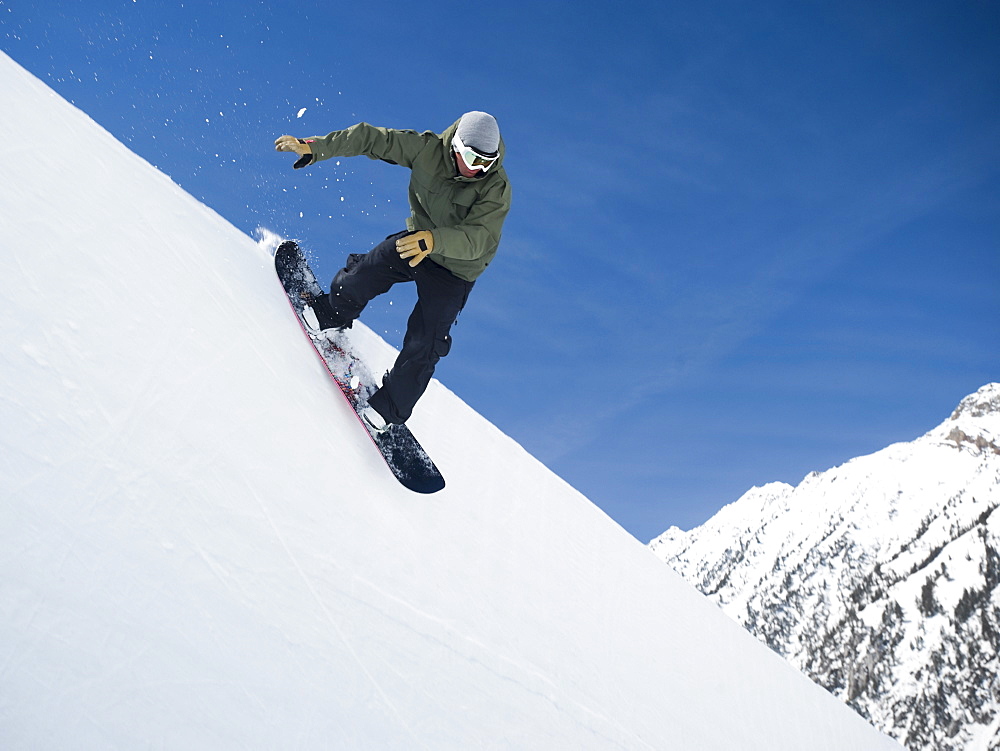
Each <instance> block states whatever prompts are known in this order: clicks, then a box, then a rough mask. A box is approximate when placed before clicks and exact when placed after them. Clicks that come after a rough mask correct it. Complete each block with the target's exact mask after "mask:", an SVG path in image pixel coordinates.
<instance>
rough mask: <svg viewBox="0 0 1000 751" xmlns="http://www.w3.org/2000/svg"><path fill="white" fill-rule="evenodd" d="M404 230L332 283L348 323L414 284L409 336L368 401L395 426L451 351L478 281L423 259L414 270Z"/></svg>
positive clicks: (355, 259) (333, 303)
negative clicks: (399, 245) (405, 253)
mask: <svg viewBox="0 0 1000 751" xmlns="http://www.w3.org/2000/svg"><path fill="white" fill-rule="evenodd" d="M406 234H408V233H406V232H400V233H398V234H395V235H390V236H389V237H387V238H386V239H385V240H383V241H382V242H381V243H379V244H378V245H376V246H375V247H374V248H373V249H372V250H371V251H369V252H368V253H365V254H359V253H354V254H351V255H350V256H348V258H347V265H346V266H345V267H344V268H342V269H341V270H340V271H338V272H337V275H336V276H335V277H334V278H333V283H332V284H331V285H330V296H329V301H330V307H331V308H332V309H333V312H334V315H335V316H336V317H337V318H338V319H340V320H342V321H343V322H344V323H345V324H346V323H350V322H351V321H353V320H354V319H355V318H357V317H358V316H359V315H361V311H362V310H364V308H365V306H366V305H367V304H368V303H369V302H370V301H371V300H372V299H373V298H374V297H376V296H378V295H381V294H383V293H384V292H388V291H389V288H390V287H392V285H394V284H396V283H398V282H415V283H416V285H417V304H416V305H415V306H414V308H413V312H412V313H411V314H410V318H409V320H408V321H407V322H406V335H405V336H404V337H403V348H402V350H400V353H399V356H398V357H397V358H396V362H395V363H394V364H393V366H392V369H391V370H390V371H389V372H388V373H387V374H386V376H385V378H384V379H383V381H382V387H381V388H380V389H378V390H377V391H376V392H375V393H374V394H372V396H371V398H370V399H369V400H368V403H369V404H370V405H371V406H372V407H373V408H374V409H375V410H376V411H377V412H378V413H379V414H381V415H382V417H384V418H385V419H386V421H387V422H391V423H403V422H406V421H407V420H408V419H409V417H410V414H411V413H412V412H413V407H414V405H415V404H416V403H417V400H418V399H419V398H420V397H421V396H422V395H423V393H424V391H425V390H426V389H427V384H428V383H430V380H431V376H432V375H433V374H434V367H435V366H436V365H437V362H438V360H440V359H441V358H442V357H444V356H445V355H447V354H448V351H449V350H450V349H451V327H452V324H454V323H455V319H457V318H458V314H459V313H460V312H461V310H462V308H463V307H465V302H466V300H468V298H469V293H470V292H471V291H472V286H473V284H474V282H467V281H465V280H464V279H460V278H459V277H457V276H455V275H454V274H452V273H451V272H450V271H448V269H446V268H444V267H443V266H439V265H438V264H436V263H434V262H433V261H432V260H431V259H430V258H425V259H424V260H423V261H422V262H421V263H419V264H417V265H416V266H414V267H411V266H410V259H408V258H400V257H399V254H398V253H397V252H396V240H397V239H398V238H400V237H402V236H403V235H406Z"/></svg>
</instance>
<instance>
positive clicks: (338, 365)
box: [274, 241, 445, 493]
mask: <svg viewBox="0 0 1000 751" xmlns="http://www.w3.org/2000/svg"><path fill="white" fill-rule="evenodd" d="M274 269H275V272H276V273H277V275H278V279H279V281H280V282H281V286H282V287H283V288H284V290H285V295H286V296H287V298H288V302H289V304H290V305H291V306H292V310H294V311H295V317H296V319H297V320H298V322H299V326H300V327H301V328H302V332H303V333H304V334H305V335H306V337H307V338H308V339H309V342H310V343H311V344H312V346H313V349H315V350H316V354H317V355H319V357H320V359H321V360H322V361H323V365H324V366H326V369H327V371H328V372H329V373H330V376H331V377H332V378H333V380H334V382H335V383H336V384H337V387H338V388H339V389H340V392H341V393H342V394H343V395H344V397H345V398H346V399H347V402H348V404H350V405H351V409H352V410H353V411H354V414H355V416H356V417H357V418H358V422H359V423H360V424H361V426H362V427H363V428H364V429H365V432H366V433H367V434H368V437H369V438H370V439H371V441H372V443H373V444H374V445H375V447H376V448H377V449H378V451H379V453H380V454H381V455H382V458H383V459H384V460H385V463H386V466H388V467H389V470H390V471H391V472H392V474H393V475H395V477H396V479H397V480H399V482H400V483H401V484H402V485H403V486H404V487H406V488H408V489H410V490H412V491H414V492H416V493H436V492H437V491H439V490H441V489H442V488H444V485H445V482H444V477H442V475H441V472H440V471H439V470H438V468H437V467H436V466H435V465H434V462H433V461H431V458H430V457H429V456H428V455H427V452H426V451H425V450H424V448H423V446H421V445H420V443H419V442H418V441H417V439H416V438H415V437H414V435H413V433H411V432H410V429H409V428H407V427H406V426H405V425H390V426H389V429H388V430H386V431H385V432H383V433H376V432H375V431H373V430H372V429H371V428H369V426H368V424H367V423H366V422H365V421H364V420H363V419H362V418H361V410H362V409H364V407H365V405H366V404H367V400H368V397H370V396H371V395H372V394H373V393H374V392H375V391H376V390H377V389H378V386H377V385H376V382H375V378H374V377H373V376H372V374H371V371H370V370H369V369H368V367H367V366H366V365H365V363H364V362H363V361H362V360H361V358H359V357H358V356H357V355H356V354H355V353H354V351H353V350H352V348H351V344H350V339H349V338H348V336H347V333H346V332H333V331H326V332H323V333H321V334H316V333H313V332H311V331H310V330H309V328H308V327H307V326H306V323H305V321H304V320H303V318H302V311H303V310H304V309H305V307H306V305H308V304H309V302H310V301H312V300H313V299H314V298H316V297H318V296H319V295H321V294H323V290H322V289H321V288H320V286H319V284H318V283H317V281H316V276H315V274H313V272H312V269H310V268H309V263H308V261H307V260H306V258H305V256H304V255H303V254H302V250H301V249H300V248H299V246H298V244H296V243H294V242H291V241H286V242H283V243H281V245H279V246H278V249H277V250H276V251H275V254H274Z"/></svg>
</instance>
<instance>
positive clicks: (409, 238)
mask: <svg viewBox="0 0 1000 751" xmlns="http://www.w3.org/2000/svg"><path fill="white" fill-rule="evenodd" d="M432 250H434V235H432V234H431V233H430V231H428V230H425V229H422V230H420V231H419V232H413V233H411V234H409V235H406V236H405V237H401V238H399V239H398V240H396V252H397V253H399V257H400V258H412V259H413V260H412V261H410V266H416V265H417V264H418V263H420V262H421V261H422V260H424V259H425V258H427V256H429V255H430V254H431V251H432Z"/></svg>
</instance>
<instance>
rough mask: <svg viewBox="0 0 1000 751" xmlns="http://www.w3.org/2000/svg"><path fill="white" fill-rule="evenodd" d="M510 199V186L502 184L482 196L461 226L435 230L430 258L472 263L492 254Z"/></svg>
mask: <svg viewBox="0 0 1000 751" xmlns="http://www.w3.org/2000/svg"><path fill="white" fill-rule="evenodd" d="M510 195H511V194H510V184H509V183H507V181H506V180H505V181H503V182H501V183H499V184H497V185H496V186H495V187H493V188H492V189H491V190H489V191H487V192H486V193H484V194H483V195H481V196H480V197H479V199H478V200H477V201H476V202H475V203H474V204H473V205H472V207H471V208H470V209H469V214H468V216H466V217H465V219H463V220H462V223H461V224H456V225H453V226H450V227H435V228H434V229H433V230H432V232H433V233H434V250H433V252H432V253H431V255H432V256H435V255H442V256H445V257H447V258H456V259H460V260H463V261H473V260H475V259H477V258H482V257H483V256H491V255H492V254H493V253H495V252H496V249H497V246H498V245H499V244H500V233H501V231H502V229H503V221H504V219H506V218H507V212H508V211H509V210H510Z"/></svg>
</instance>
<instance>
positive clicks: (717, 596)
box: [650, 383, 1000, 751]
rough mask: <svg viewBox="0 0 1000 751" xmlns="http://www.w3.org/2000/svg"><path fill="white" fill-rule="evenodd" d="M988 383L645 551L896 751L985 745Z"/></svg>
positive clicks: (997, 554) (970, 750)
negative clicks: (906, 437) (941, 412)
mask: <svg viewBox="0 0 1000 751" xmlns="http://www.w3.org/2000/svg"><path fill="white" fill-rule="evenodd" d="M998 505H1000V384H997V383H991V384H988V385H986V386H984V387H983V388H981V389H979V391H977V392H976V393H975V394H972V395H970V396H968V397H966V398H965V399H963V400H962V402H961V403H960V404H959V405H958V408H957V409H956V410H955V411H954V413H953V414H952V415H951V416H950V417H949V418H948V419H947V420H945V421H944V422H943V423H941V424H940V425H939V426H937V427H936V428H934V429H933V430H931V431H930V432H929V433H927V434H926V435H924V436H922V437H920V438H918V439H916V440H915V441H913V442H912V443H899V444H894V445H892V446H889V447H888V448H886V449H883V450H882V451H879V452H877V453H875V454H872V455H870V456H864V457H861V458H858V459H854V460H852V461H850V462H848V463H846V464H844V465H843V466H840V467H836V468H834V469H831V470H828V471H826V472H814V473H812V474H810V475H809V476H807V477H806V478H805V479H804V480H803V481H802V483H801V484H799V485H798V486H797V487H792V486H790V485H786V484H783V483H773V484H770V485H766V486H764V487H762V488H754V489H752V490H750V491H749V492H748V493H747V494H746V495H744V496H743V497H742V498H740V499H739V500H738V501H736V502H735V503H733V504H731V505H729V506H727V507H725V508H724V509H722V510H721V511H719V513H718V514H716V515H715V516H714V517H713V518H712V519H710V520H709V521H708V522H706V523H705V524H704V525H702V526H701V527H698V528H697V529H693V530H691V531H689V532H683V531H681V530H679V529H677V528H672V529H669V530H667V531H666V532H665V533H664V534H663V535H662V536H660V537H659V538H657V539H656V540H653V541H652V542H651V543H650V546H651V548H652V549H653V551H654V552H655V553H656V554H657V555H658V556H659V557H660V558H662V559H663V560H664V561H666V562H667V563H668V564H669V565H670V566H671V567H672V568H673V569H675V570H676V571H677V572H679V573H680V574H681V575H683V576H684V577H685V578H686V579H687V580H688V581H690V582H691V583H693V584H694V585H695V586H697V587H698V589H700V590H701V591H702V592H704V593H705V594H706V595H708V596H709V597H711V598H712V599H713V600H715V601H716V602H717V603H719V605H721V606H722V608H723V610H724V611H725V612H726V613H728V614H729V615H730V616H732V617H733V618H734V619H736V620H737V621H738V622H740V623H742V624H743V625H744V626H746V628H747V629H749V630H750V631H751V632H752V633H754V634H755V635H756V636H757V637H758V638H760V639H761V641H763V642H765V643H766V644H768V645H769V646H770V647H772V648H773V649H774V650H775V651H776V652H778V653H779V654H782V655H784V656H785V657H787V659H788V660H789V661H790V662H791V663H792V664H793V665H795V666H797V667H798V668H800V669H801V670H802V671H803V672H804V673H806V674H807V675H809V676H810V677H812V678H813V679H814V680H815V681H816V682H817V683H819V684H820V685H822V686H824V687H826V688H827V689H829V690H830V691H831V692H833V693H834V694H835V695H837V696H838V697H840V698H841V699H843V700H844V701H846V702H847V703H848V704H850V705H851V706H852V707H854V708H856V709H857V710H858V711H859V712H860V713H861V714H862V715H863V716H865V717H867V718H869V719H870V720H871V721H872V722H873V723H874V724H875V726H876V727H879V728H881V729H882V730H884V731H885V732H887V733H889V734H890V735H892V736H894V737H895V738H897V739H899V740H900V741H901V742H903V743H904V744H905V745H906V746H907V747H908V748H911V749H928V750H930V749H934V750H935V751H950V750H955V751H957V750H958V749H962V750H963V751H987V750H989V751H996V750H997V749H1000V678H998V675H1000V663H998V659H997V654H998V649H1000V590H998V588H997V584H998V582H1000V513H995V511H996V508H997V506H998Z"/></svg>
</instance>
